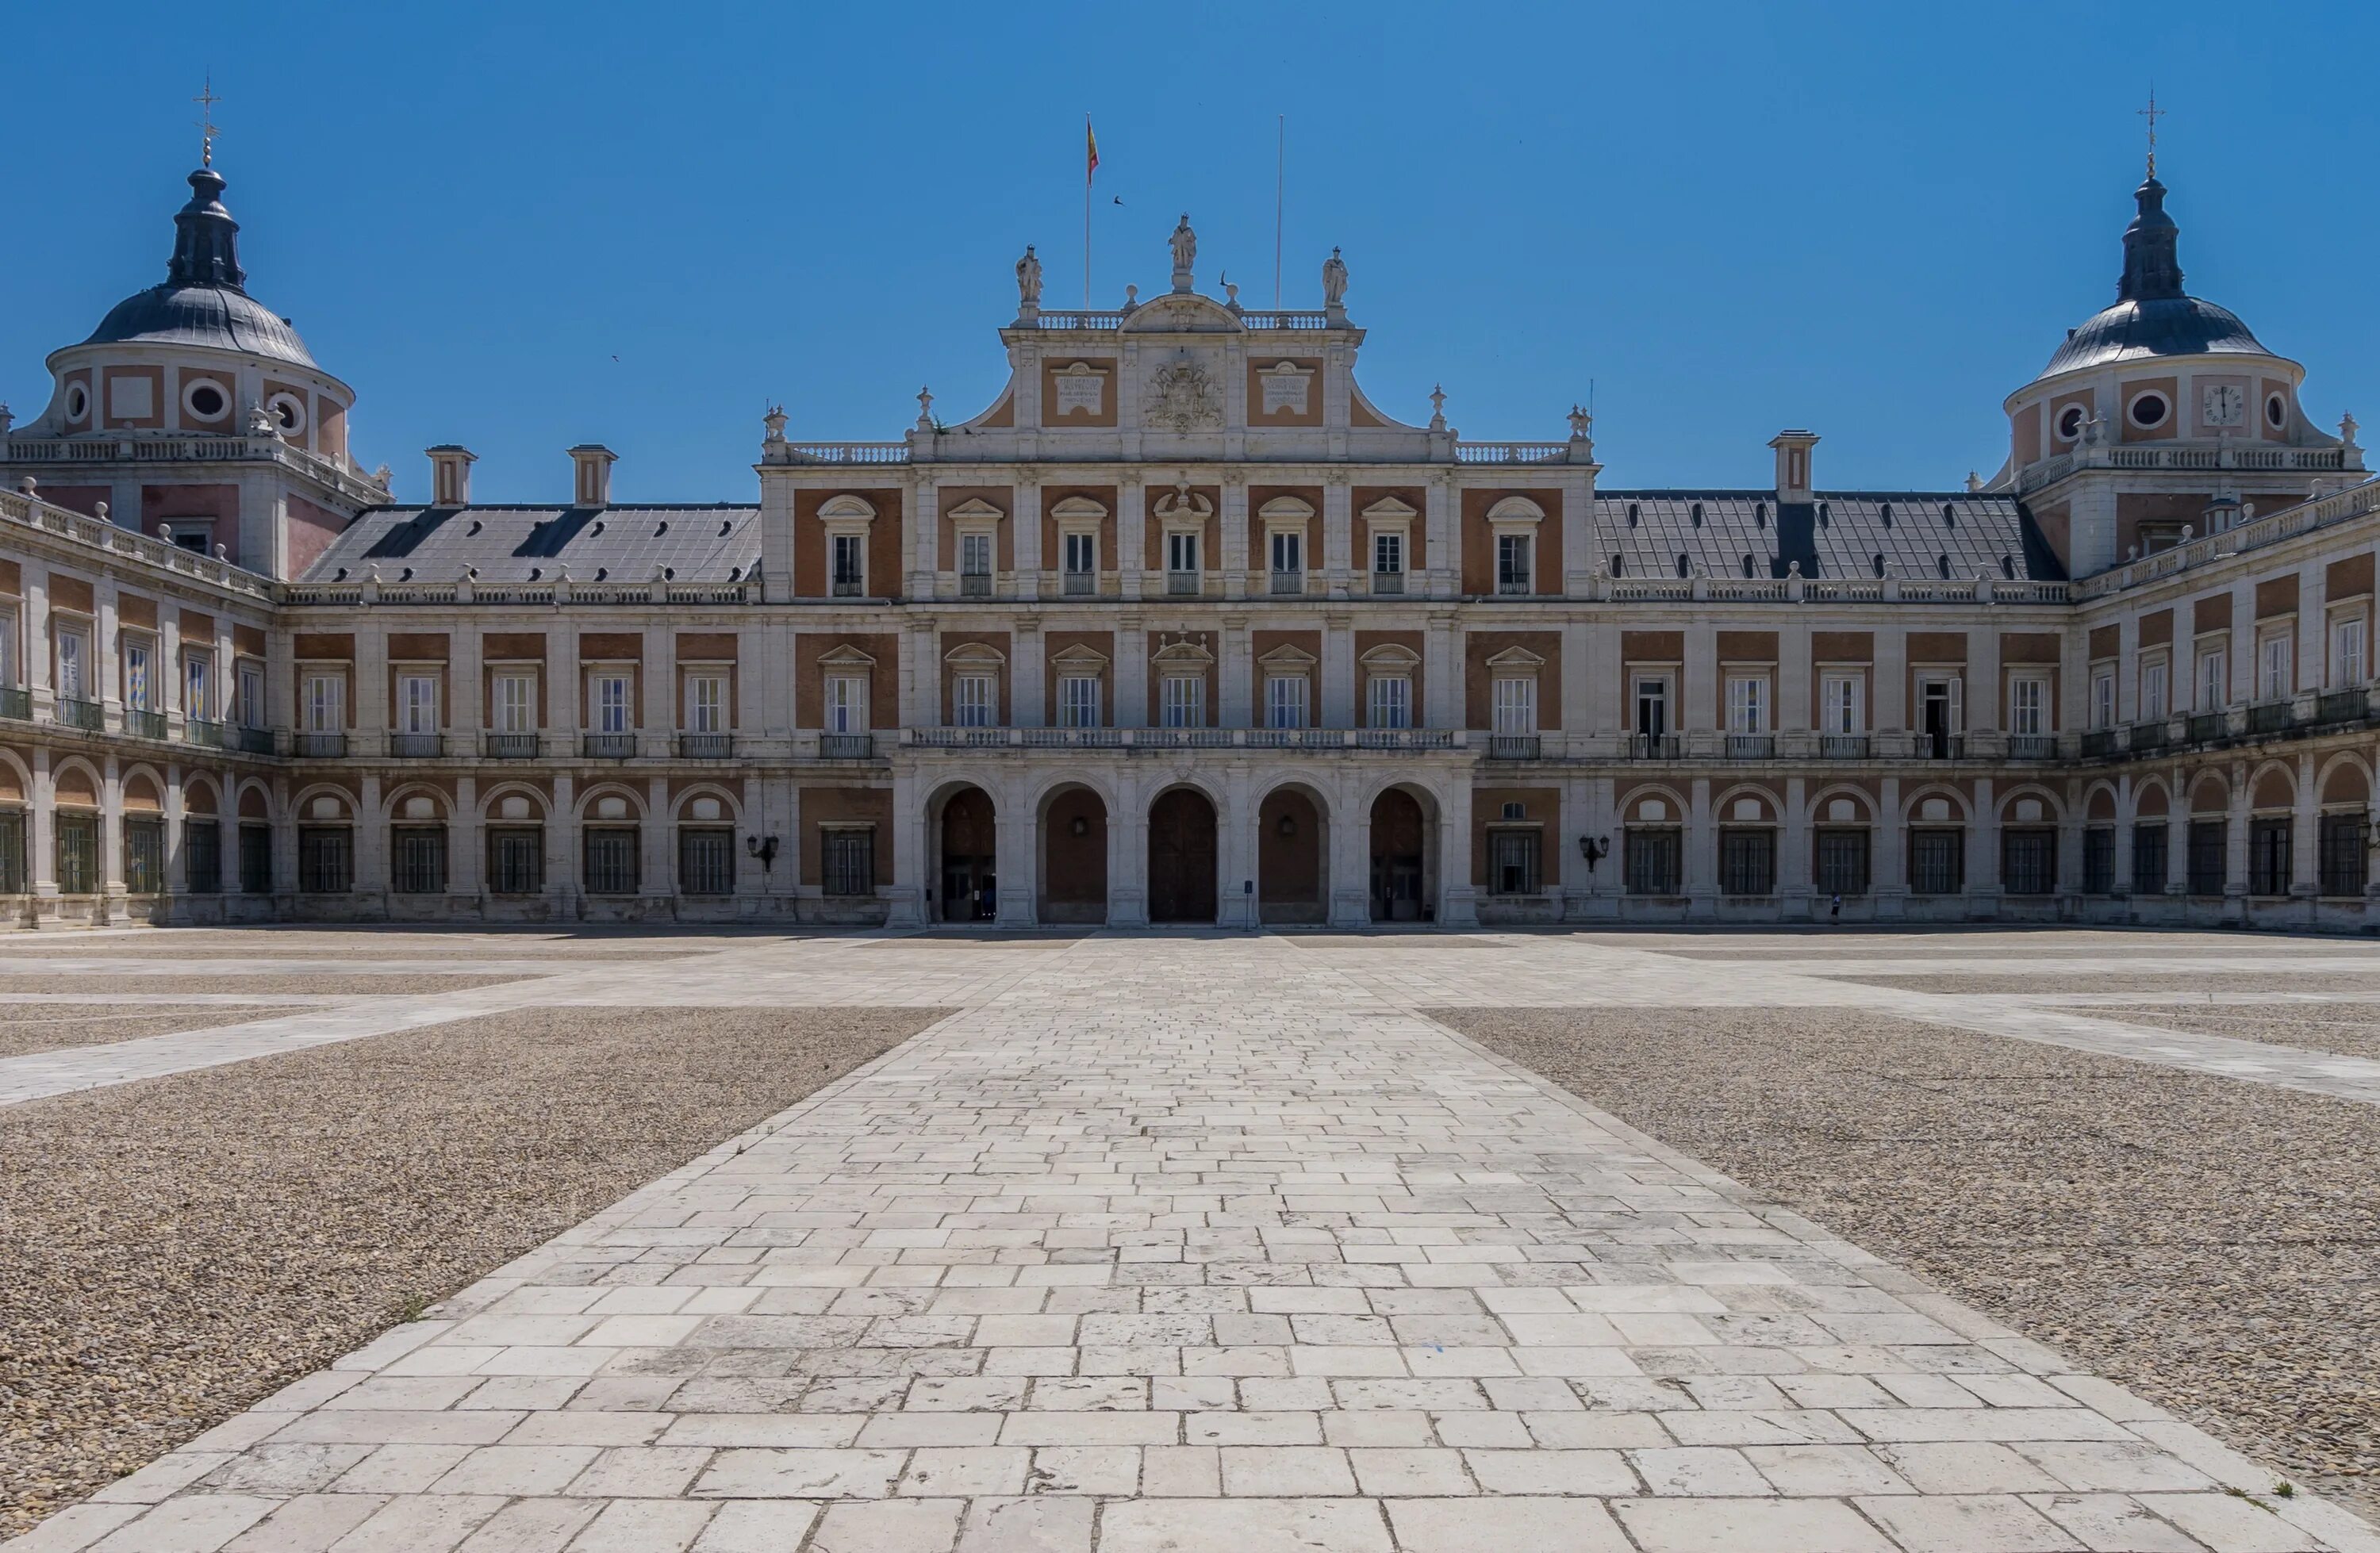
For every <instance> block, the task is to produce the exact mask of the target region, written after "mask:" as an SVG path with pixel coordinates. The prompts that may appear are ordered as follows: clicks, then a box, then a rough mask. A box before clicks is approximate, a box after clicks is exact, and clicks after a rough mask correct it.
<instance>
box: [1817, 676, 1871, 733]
mask: <svg viewBox="0 0 2380 1553" xmlns="http://www.w3.org/2000/svg"><path fill="white" fill-rule="evenodd" d="M1866 688H1867V687H1866V686H1865V685H1864V683H1862V681H1861V679H1860V676H1859V675H1857V674H1828V675H1827V676H1825V677H1824V678H1823V679H1821V680H1820V681H1819V682H1818V723H1819V730H1818V731H1819V732H1820V733H1825V734H1861V733H1865V732H1866V731H1867V708H1866V707H1865V706H1864V704H1863V703H1864V700H1865V695H1864V692H1865V690H1866Z"/></svg>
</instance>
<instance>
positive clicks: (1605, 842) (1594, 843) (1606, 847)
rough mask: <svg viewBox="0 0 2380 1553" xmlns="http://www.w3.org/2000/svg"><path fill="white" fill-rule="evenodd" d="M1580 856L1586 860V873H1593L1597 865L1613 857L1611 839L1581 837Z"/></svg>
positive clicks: (1579, 844) (1605, 837)
mask: <svg viewBox="0 0 2380 1553" xmlns="http://www.w3.org/2000/svg"><path fill="white" fill-rule="evenodd" d="M1578 855H1580V856H1581V857H1584V858H1585V859H1586V871H1587V872H1588V873H1593V872H1595V866H1596V865H1597V863H1600V862H1602V861H1603V860H1604V859H1605V858H1606V857H1609V856H1610V855H1611V838H1610V837H1609V836H1581V837H1579V838H1578Z"/></svg>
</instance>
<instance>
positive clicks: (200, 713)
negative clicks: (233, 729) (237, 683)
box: [182, 652, 215, 722]
mask: <svg viewBox="0 0 2380 1553" xmlns="http://www.w3.org/2000/svg"><path fill="white" fill-rule="evenodd" d="M214 709H215V663H214V660H213V659H212V658H210V657H208V656H207V655H206V654H205V653H203V652H193V653H186V654H185V655H184V656H183V659H182V715H184V716H185V717H195V718H198V719H200V721H202V722H212V721H213V719H214V715H215V710H214Z"/></svg>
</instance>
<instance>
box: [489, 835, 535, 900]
mask: <svg viewBox="0 0 2380 1553" xmlns="http://www.w3.org/2000/svg"><path fill="white" fill-rule="evenodd" d="M544 889H545V828H544V827H543V826H541V825H491V826H490V827H488V893H490V894H492V895H535V894H537V893H539V892H541V891H543V890H544Z"/></svg>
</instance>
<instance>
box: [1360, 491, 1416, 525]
mask: <svg viewBox="0 0 2380 1553" xmlns="http://www.w3.org/2000/svg"><path fill="white" fill-rule="evenodd" d="M1364 516H1366V517H1367V518H1370V519H1371V520H1372V521H1373V522H1375V523H1410V522H1412V521H1413V520H1414V519H1415V518H1416V517H1419V516H1421V511H1420V509H1419V508H1417V507H1415V505H1414V504H1412V503H1410V502H1401V501H1399V500H1397V498H1395V497H1394V496H1383V497H1381V498H1380V499H1379V500H1378V501H1377V502H1375V503H1373V504H1371V505H1370V506H1368V507H1366V508H1365V509H1364Z"/></svg>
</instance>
